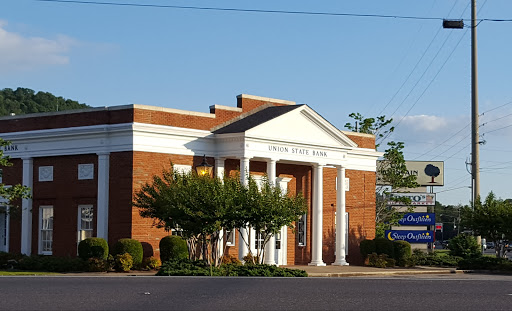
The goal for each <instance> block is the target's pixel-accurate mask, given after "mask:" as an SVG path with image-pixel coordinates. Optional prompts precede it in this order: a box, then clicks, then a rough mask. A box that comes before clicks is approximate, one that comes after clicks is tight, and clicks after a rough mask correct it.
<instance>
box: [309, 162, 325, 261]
mask: <svg viewBox="0 0 512 311" xmlns="http://www.w3.org/2000/svg"><path fill="white" fill-rule="evenodd" d="M323 169H324V166H323V165H321V164H315V165H314V166H313V170H314V172H313V177H314V180H313V212H312V215H311V217H312V218H313V219H312V230H311V231H312V233H313V234H312V239H311V262H310V263H309V265H310V266H325V263H324V262H323V260H322V235H323V217H324V216H323V209H324V200H323V196H324V189H323V188H324V187H323V180H324V178H323Z"/></svg>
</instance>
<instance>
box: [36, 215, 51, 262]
mask: <svg viewBox="0 0 512 311" xmlns="http://www.w3.org/2000/svg"><path fill="white" fill-rule="evenodd" d="M52 247H53V206H41V207H39V253H40V254H43V255H51V254H52Z"/></svg>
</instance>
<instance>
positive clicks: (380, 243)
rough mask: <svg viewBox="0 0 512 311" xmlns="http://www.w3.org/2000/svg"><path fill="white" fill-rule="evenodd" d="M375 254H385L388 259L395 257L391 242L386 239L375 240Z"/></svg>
mask: <svg viewBox="0 0 512 311" xmlns="http://www.w3.org/2000/svg"><path fill="white" fill-rule="evenodd" d="M375 252H376V253H377V254H379V255H380V254H386V255H388V257H389V258H394V257H395V250H394V247H393V241H390V240H388V239H386V238H375Z"/></svg>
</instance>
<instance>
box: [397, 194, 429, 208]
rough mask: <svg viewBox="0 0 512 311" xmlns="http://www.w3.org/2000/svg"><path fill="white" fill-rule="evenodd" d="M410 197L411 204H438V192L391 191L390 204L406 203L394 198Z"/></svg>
mask: <svg viewBox="0 0 512 311" xmlns="http://www.w3.org/2000/svg"><path fill="white" fill-rule="evenodd" d="M394 197H395V198H397V197H398V198H409V199H411V204H409V205H411V206H434V205H436V194H435V193H410V192H409V193H401V192H395V193H391V198H390V200H389V202H388V203H389V205H405V204H404V203H402V202H396V201H393V198H394Z"/></svg>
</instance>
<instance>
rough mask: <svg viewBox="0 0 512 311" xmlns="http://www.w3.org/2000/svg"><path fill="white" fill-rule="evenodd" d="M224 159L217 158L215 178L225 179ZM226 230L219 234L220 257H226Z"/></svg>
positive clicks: (218, 248)
mask: <svg viewBox="0 0 512 311" xmlns="http://www.w3.org/2000/svg"><path fill="white" fill-rule="evenodd" d="M224 161H225V159H224V158H215V177H217V178H220V179H221V180H222V179H223V178H224ZM224 238H225V237H224V229H221V230H220V232H219V244H218V245H217V254H218V256H219V258H220V257H222V256H223V255H224Z"/></svg>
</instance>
